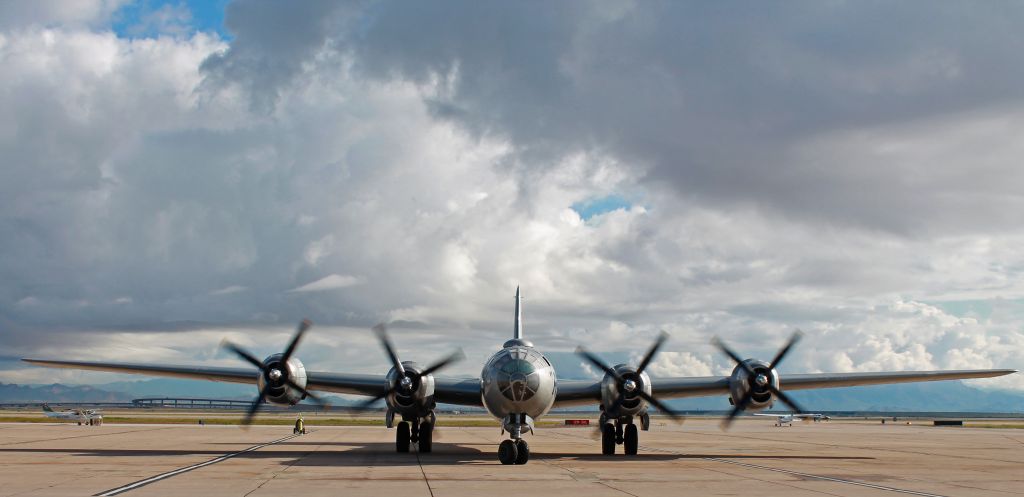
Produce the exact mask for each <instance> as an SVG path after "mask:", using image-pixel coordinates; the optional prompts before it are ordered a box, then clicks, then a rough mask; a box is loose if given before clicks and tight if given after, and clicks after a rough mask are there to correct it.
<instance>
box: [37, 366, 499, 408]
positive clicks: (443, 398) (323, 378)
mask: <svg viewBox="0 0 1024 497" xmlns="http://www.w3.org/2000/svg"><path fill="white" fill-rule="evenodd" d="M22 360H23V361H25V362H27V363H30V364H35V365H37V366H46V367H50V368H66V369H87V370H92V371H106V372H110V373H128V374H144V375H149V376H169V377H172V378H186V379H193V380H209V381H221V382H230V383H246V384H251V385H255V384H256V378H257V375H258V373H257V371H256V370H254V369H253V368H224V367H211V366H171V365H159V364H139V363H134V364H133V363H115V362H91V361H53V360H47V359H22ZM434 385H435V387H434V397H435V399H436V400H437V401H438V402H443V403H445V404H457V405H468V406H482V405H483V401H482V399H481V396H480V380H479V379H477V378H461V379H460V378H455V379H452V378H435V379H434ZM306 388H308V389H310V390H318V391H325V392H335V393H343V394H349V395H365V396H367V397H373V396H378V395H381V394H383V393H384V389H385V388H386V384H385V377H384V375H372V374H350V373H326V372H307V373H306Z"/></svg>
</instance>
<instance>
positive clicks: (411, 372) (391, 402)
mask: <svg viewBox="0 0 1024 497" xmlns="http://www.w3.org/2000/svg"><path fill="white" fill-rule="evenodd" d="M402 367H403V368H404V369H405V374H402V373H400V372H399V371H398V370H397V369H396V368H391V370H389V371H388V374H387V376H385V380H384V381H385V388H386V389H387V390H388V391H389V392H390V393H388V395H387V396H386V397H385V401H386V402H387V404H388V408H390V409H391V410H393V411H395V412H396V413H399V414H403V415H405V416H410V417H417V416H424V415H426V414H427V413H428V412H429V411H430V410H431V409H433V408H434V406H435V402H434V375H432V374H426V375H425V374H423V371H424V369H423V368H421V367H420V365H419V364H416V363H415V362H413V361H402Z"/></svg>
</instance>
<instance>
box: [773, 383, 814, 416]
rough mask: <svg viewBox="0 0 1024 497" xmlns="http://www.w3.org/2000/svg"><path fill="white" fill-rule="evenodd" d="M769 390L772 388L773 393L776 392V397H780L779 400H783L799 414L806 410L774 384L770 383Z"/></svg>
mask: <svg viewBox="0 0 1024 497" xmlns="http://www.w3.org/2000/svg"><path fill="white" fill-rule="evenodd" d="M768 390H771V392H772V394H774V395H775V396H776V397H778V399H779V400H781V401H782V402H783V403H785V404H786V405H787V406H789V408H790V409H792V410H794V411H796V413H797V414H800V413H803V412H806V411H804V410H803V409H801V408H800V406H799V405H798V404H797V403H796V402H795V401H794V400H793V399H791V398H790V397H789V396H788V395H786V394H784V393H782V391H781V390H779V389H778V388H775V387H774V386H772V385H771V384H769V385H768Z"/></svg>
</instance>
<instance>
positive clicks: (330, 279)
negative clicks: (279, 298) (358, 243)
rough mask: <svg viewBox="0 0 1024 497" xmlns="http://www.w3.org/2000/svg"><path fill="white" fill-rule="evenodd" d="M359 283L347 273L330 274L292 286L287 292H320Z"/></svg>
mask: <svg viewBox="0 0 1024 497" xmlns="http://www.w3.org/2000/svg"><path fill="white" fill-rule="evenodd" d="M358 284H359V278H356V277H355V276H349V275H347V274H346V275H341V274H331V275H328V276H324V277H323V278H320V279H318V280H316V281H313V282H310V283H306V284H305V285H302V286H300V287H296V288H292V289H291V290H288V291H289V292H322V291H324V290H337V289H339V288H348V287H350V286H353V285H358Z"/></svg>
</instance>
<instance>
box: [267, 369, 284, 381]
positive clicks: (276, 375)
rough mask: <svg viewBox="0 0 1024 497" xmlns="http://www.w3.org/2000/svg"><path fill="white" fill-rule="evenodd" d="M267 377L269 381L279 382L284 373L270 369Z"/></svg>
mask: <svg viewBox="0 0 1024 497" xmlns="http://www.w3.org/2000/svg"><path fill="white" fill-rule="evenodd" d="M267 376H268V377H270V379H271V381H275V382H276V381H280V380H281V377H282V376H284V373H282V372H281V370H280V369H271V370H270V372H269V373H267Z"/></svg>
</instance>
